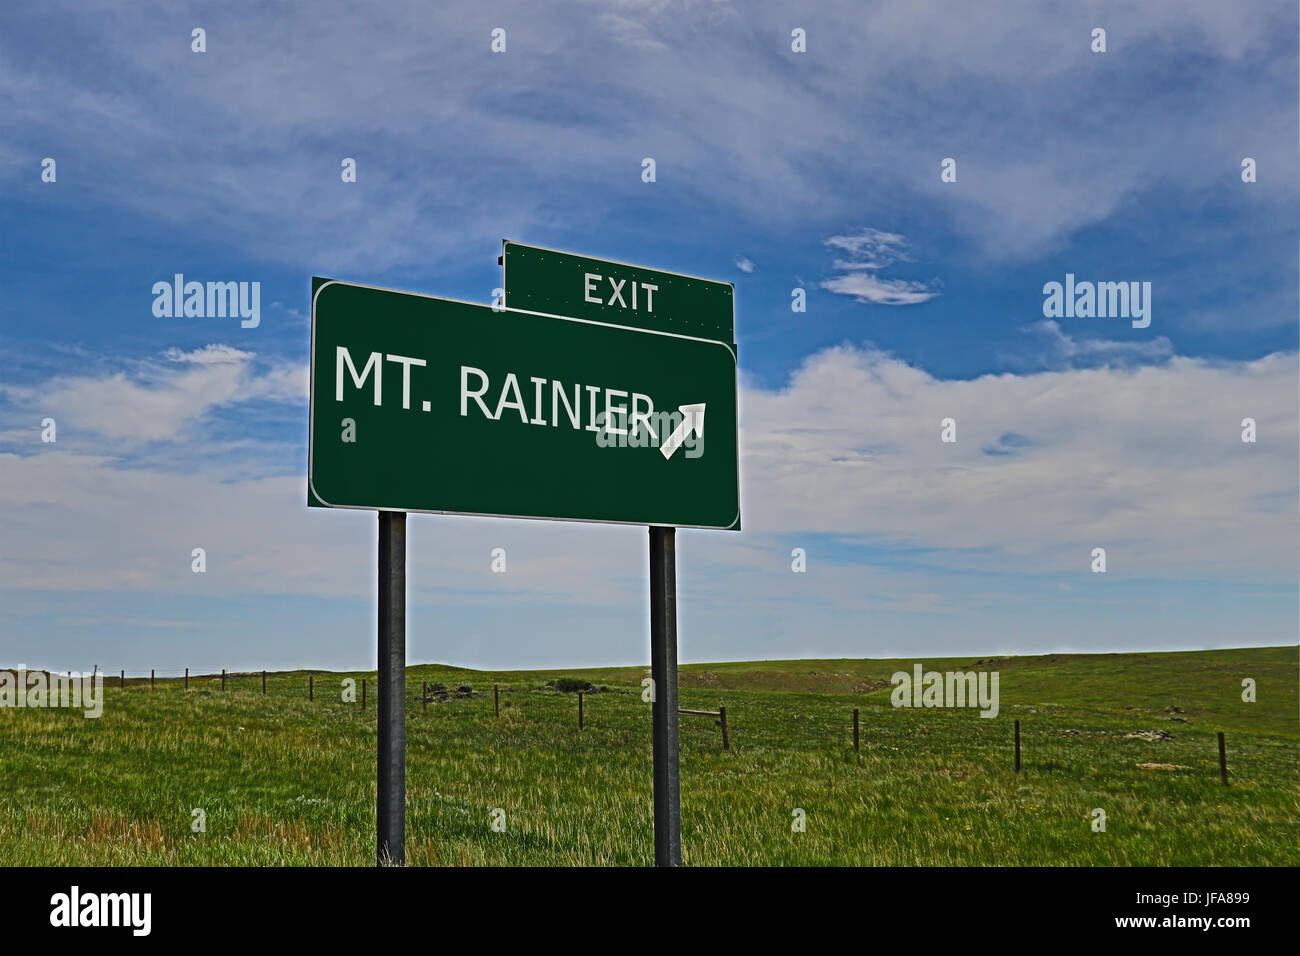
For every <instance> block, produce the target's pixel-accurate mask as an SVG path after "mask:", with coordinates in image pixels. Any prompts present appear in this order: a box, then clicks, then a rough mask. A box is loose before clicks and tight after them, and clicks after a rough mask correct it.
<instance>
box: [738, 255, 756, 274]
mask: <svg viewBox="0 0 1300 956" xmlns="http://www.w3.org/2000/svg"><path fill="white" fill-rule="evenodd" d="M736 268H737V269H739V270H740V271H741V272H743V273H745V274H746V275H749V274H750V273H752V272H753V271H754V260H753V259H750V258H748V257H747V256H737V257H736Z"/></svg>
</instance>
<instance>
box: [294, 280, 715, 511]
mask: <svg viewBox="0 0 1300 956" xmlns="http://www.w3.org/2000/svg"><path fill="white" fill-rule="evenodd" d="M652 284H653V283H652ZM728 288H729V287H728ZM637 301H638V302H640V301H641V298H640V293H639V292H638V300H637ZM656 306H657V302H656ZM310 419H311V421H310V442H309V450H308V503H309V504H312V505H315V506H324V507H343V508H367V509H384V510H394V511H427V512H438V513H455V514H468V515H497V516H503V517H523V518H551V519H569V520H578V521H601V522H615V523H628V524H642V525H667V526H675V527H698V528H725V529H733V530H738V529H739V528H740V505H739V480H738V470H737V417H736V357H735V352H734V349H733V347H732V346H731V344H730V343H727V342H721V341H708V340H704V338H703V337H699V338H688V337H685V336H682V335H677V334H670V333H667V332H665V331H663V330H653V329H643V328H636V327H628V326H622V325H612V324H610V325H606V324H593V323H592V322H583V321H577V320H575V319H571V318H566V317H558V316H557V317H549V316H541V315H534V314H530V313H524V312H517V311H512V310H510V309H494V308H492V307H491V306H486V305H474V304H471V303H467V302H457V301H453V300H448V299H439V298H434V297H432V296H424V295H417V294H415V293H409V292H397V291H392V290H387V289H376V288H373V287H370V286H362V285H354V284H351V283H344V282H337V281H333V280H328V279H315V280H313V296H312V346H311V411H310Z"/></svg>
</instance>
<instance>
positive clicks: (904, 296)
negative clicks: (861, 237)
mask: <svg viewBox="0 0 1300 956" xmlns="http://www.w3.org/2000/svg"><path fill="white" fill-rule="evenodd" d="M821 287H822V288H823V289H825V290H827V291H828V292H835V293H837V294H839V295H851V296H853V298H854V299H856V300H857V301H858V302H862V303H870V304H872V305H919V304H920V303H922V302H929V301H930V300H931V299H933V298H934V297H935V296H936V295H938V294H939V293H937V292H932V291H931V290H930V289H929V288H928V287H927V286H926V285H925V283H923V282H910V281H908V280H906V279H882V278H880V277H879V276H874V275H872V274H871V273H869V272H850V273H848V274H846V275H842V276H835V277H834V278H831V279H826V280H825V281H823V282H822V283H821Z"/></svg>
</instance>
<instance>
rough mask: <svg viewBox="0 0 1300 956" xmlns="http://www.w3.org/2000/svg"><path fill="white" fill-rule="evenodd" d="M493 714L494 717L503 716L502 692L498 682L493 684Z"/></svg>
mask: <svg viewBox="0 0 1300 956" xmlns="http://www.w3.org/2000/svg"><path fill="white" fill-rule="evenodd" d="M492 715H493V716H494V717H500V716H501V694H500V692H499V690H498V689H497V685H496V684H493V685H492Z"/></svg>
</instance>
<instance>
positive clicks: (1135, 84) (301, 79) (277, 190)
mask: <svg viewBox="0 0 1300 956" xmlns="http://www.w3.org/2000/svg"><path fill="white" fill-rule="evenodd" d="M1247 6H1248V8H1249V11H1250V12H1249V13H1240V12H1232V13H1229V12H1225V10H1224V9H1223V4H1221V3H1219V2H1218V0H1200V2H1192V0H1187V2H1181V3H1156V2H1153V3H1146V4H1141V5H1137V6H1135V7H1134V8H1133V9H1132V10H1129V11H1127V12H1126V15H1125V18H1124V23H1123V29H1122V30H1115V29H1113V30H1112V31H1111V34H1110V43H1111V52H1110V53H1108V54H1107V55H1106V56H1105V57H1099V56H1096V55H1094V54H1091V53H1090V52H1089V50H1088V44H1087V30H1086V29H1083V28H1081V27H1067V28H1063V26H1062V24H1063V21H1062V20H1061V11H1060V10H1059V9H1058V8H1057V7H1056V6H1054V5H1050V4H1033V3H1024V2H1019V0H989V2H988V3H986V4H984V5H983V6H982V7H981V13H980V15H979V16H970V15H955V14H954V12H953V11H952V10H951V9H950V8H949V7H948V6H946V5H944V4H942V3H938V2H936V0H882V2H879V3H873V4H870V5H868V6H866V7H863V5H862V4H860V3H856V2H844V3H826V4H819V5H818V7H817V9H816V10H814V11H810V13H809V17H808V20H807V23H806V26H807V27H808V29H809V44H810V45H809V53H808V54H806V55H804V56H799V57H795V56H792V55H790V54H789V53H788V38H789V30H790V24H789V22H788V21H789V14H788V12H787V10H786V8H785V5H782V4H778V3H776V2H769V3H758V2H756V3H753V4H746V5H745V7H744V10H743V23H744V29H737V28H736V27H737V25H738V24H739V23H740V22H741V16H742V14H741V13H740V12H737V11H736V10H734V9H732V8H730V7H728V6H727V5H724V4H701V3H692V4H689V5H687V6H685V7H683V6H680V5H678V4H668V3H660V2H651V3H622V4H618V5H617V6H615V7H612V8H611V7H609V6H608V5H602V6H601V7H600V8H599V11H598V12H596V11H594V10H593V9H592V8H590V7H588V8H585V9H584V8H579V9H577V10H576V11H574V12H571V13H568V14H566V13H563V12H559V11H555V10H551V9H543V8H541V7H539V6H538V5H536V4H532V3H526V2H523V0H515V2H506V3H505V4H504V5H503V6H502V7H501V9H500V11H499V13H500V20H501V22H503V23H508V25H509V26H510V52H508V53H506V54H504V55H500V56H496V55H492V54H489V53H488V52H487V50H488V41H487V35H486V33H484V32H483V31H480V30H478V28H477V27H473V26H472V25H470V21H467V20H466V18H465V14H464V8H463V6H461V5H457V4H445V5H438V6H436V7H424V6H421V7H408V6H404V5H394V6H391V7H389V8H387V9H385V10H384V11H383V13H382V14H378V15H377V14H376V13H375V12H374V11H373V10H372V9H370V8H365V9H361V8H358V7H357V6H356V5H355V4H352V3H344V2H339V0H335V2H330V0H321V2H320V3H317V4H314V5H313V6H312V9H311V13H310V16H308V15H307V14H305V13H303V14H302V16H300V17H294V16H288V17H280V18H270V19H268V18H266V16H265V14H264V10H263V5H262V4H260V3H250V2H244V3H241V2H238V0H232V2H231V3H230V4H227V5H226V7H224V8H223V9H225V11H226V16H227V17H228V21H227V22H228V24H229V26H230V29H228V30H227V31H226V32H225V33H224V37H225V38H226V39H227V40H228V41H229V42H224V43H221V42H220V38H217V37H213V40H214V41H216V42H217V43H218V45H217V46H216V47H214V48H211V51H210V52H209V53H208V54H206V59H205V58H204V57H196V56H194V55H193V54H191V53H190V52H189V47H188V44H187V43H180V42H177V41H176V39H175V37H174V35H172V34H171V33H169V32H168V31H158V30H155V29H152V22H153V20H154V19H155V18H156V13H155V12H154V11H152V10H150V9H146V8H135V7H131V6H127V7H121V8H117V7H115V8H113V9H112V10H111V12H110V11H109V10H108V8H104V9H103V10H95V9H87V8H86V5H85V4H81V3H60V2H51V3H49V4H46V5H45V7H43V10H45V12H46V14H47V16H49V17H50V18H51V19H55V20H57V19H58V18H68V17H76V18H77V19H78V23H79V25H80V28H81V29H84V30H86V31H88V32H91V33H95V34H96V35H103V36H109V37H122V36H131V37H136V38H138V41H139V42H133V43H130V44H104V45H100V46H99V47H97V57H98V59H97V60H96V61H95V62H94V64H93V65H92V64H90V63H89V62H88V61H84V60H83V61H75V62H76V63H77V66H78V67H80V69H78V68H77V67H74V66H72V65H70V63H71V62H72V61H68V60H59V59H57V58H56V59H55V60H51V59H50V58H48V57H40V56H38V55H37V54H35V53H34V52H32V51H30V50H28V49H27V48H26V47H27V46H31V44H26V39H25V37H24V36H23V35H22V34H20V33H19V32H18V31H12V32H9V31H7V32H6V33H5V34H4V35H3V36H0V50H3V53H4V55H3V56H0V103H2V104H3V107H4V112H5V116H6V124H5V129H4V130H3V131H2V132H0V157H6V156H11V155H15V154H17V155H30V154H31V153H32V147H29V145H28V144H32V143H42V144H48V145H43V146H42V147H41V151H42V153H45V152H49V153H53V154H55V155H59V154H61V153H65V152H66V153H76V154H78V155H82V156H83V157H84V162H86V163H91V164H93V165H94V166H95V168H97V169H99V170H100V171H101V172H102V176H101V177H100V180H99V182H100V186H101V189H100V190H99V191H98V193H97V196H99V197H104V198H106V199H107V201H108V202H110V203H112V204H116V205H120V206H126V207H130V208H131V209H133V210H135V211H137V212H142V213H144V214H146V215H149V216H153V217H156V218H157V219H158V220H159V221H161V222H163V223H183V224H184V225H185V227H186V228H187V229H192V230H195V231H196V232H199V233H201V234H206V235H210V236H223V237H226V239H227V241H228V242H230V243H231V244H232V245H234V246H238V247H239V248H241V250H243V251H248V252H251V253H253V254H261V255H263V256H264V257H266V258H269V259H272V260H275V261H289V262H292V263H294V264H299V263H302V262H311V263H312V264H313V266H316V267H319V268H322V269H327V268H339V267H344V266H346V267H348V268H353V269H356V268H368V267H370V266H371V265H373V264H375V263H378V264H382V265H384V266H392V265H395V264H396V265H401V264H412V263H418V264H420V266H421V267H425V268H427V267H428V266H429V265H430V263H432V262H436V261H438V260H440V259H445V258H448V257H451V256H457V255H459V256H466V255H467V253H466V252H465V250H466V249H478V248H482V245H481V244H482V243H485V242H493V241H495V240H497V239H499V238H500V236H501V235H503V234H509V235H516V236H521V235H524V234H525V233H526V232H527V230H528V227H529V226H530V225H534V224H551V223H553V222H554V221H555V219H556V216H557V213H558V212H559V211H561V210H562V211H563V215H564V219H565V225H566V227H567V228H569V229H572V230H576V231H580V230H582V229H583V228H584V227H585V226H587V225H593V224H596V223H599V222H601V221H602V219H603V217H604V216H606V215H607V213H608V209H607V208H605V207H604V206H603V204H602V200H601V198H600V197H602V196H609V197H621V196H623V195H624V194H623V193H622V192H621V184H624V183H625V182H626V181H627V178H628V169H629V166H628V162H629V156H634V157H635V158H639V157H640V156H643V155H646V153H645V152H644V151H643V150H644V148H645V144H647V143H653V144H654V152H655V155H656V156H657V158H660V159H661V161H663V165H662V166H661V169H663V170H665V172H666V171H668V170H671V172H672V181H673V182H674V184H675V187H674V188H681V189H684V190H686V191H687V192H688V193H689V194H690V195H692V196H698V197H707V199H708V201H709V202H710V203H715V204H717V205H718V206H719V207H721V208H722V209H725V210H729V211H735V212H738V213H739V214H740V215H741V216H743V217H747V218H748V219H749V220H750V221H751V222H762V223H763V224H764V226H765V227H766V228H773V229H775V228H780V227H782V226H783V225H784V224H786V223H788V222H790V221H792V220H793V221H803V222H807V221H817V222H830V221H834V220H835V219H836V218H838V217H841V216H842V215H843V210H844V209H845V208H846V204H850V203H853V204H859V205H860V204H861V203H863V202H864V201H867V202H870V203H871V204H872V206H873V207H874V208H872V209H868V210H864V213H866V214H873V215H874V214H881V213H885V212H888V211H889V210H890V208H891V207H894V206H897V205H899V204H903V203H914V202H915V201H916V200H917V199H918V198H921V199H929V200H932V201H935V202H938V203H939V204H940V206H941V208H942V210H943V213H942V215H943V216H945V217H947V221H945V223H944V224H943V227H942V228H945V229H948V228H951V230H952V231H954V232H956V233H959V234H961V235H963V236H965V237H966V238H967V239H970V240H973V241H974V242H975V243H976V245H977V247H978V249H979V251H980V252H982V253H983V254H984V255H985V256H987V257H988V258H991V259H999V260H1017V259H1024V258H1037V257H1039V256H1042V255H1043V254H1044V253H1045V251H1049V250H1050V247H1051V245H1052V244H1053V243H1056V242H1059V241H1061V239H1062V238H1063V237H1065V236H1068V235H1069V234H1070V233H1072V232H1073V231H1075V230H1078V229H1080V228H1083V227H1086V226H1088V225H1090V224H1093V223H1097V222H1100V221H1103V220H1104V219H1106V218H1107V217H1109V216H1110V215H1112V213H1114V212H1115V211H1116V210H1118V209H1120V208H1122V206H1123V203H1124V202H1125V201H1126V200H1127V199H1129V198H1130V197H1133V196H1134V195H1137V194H1140V193H1141V192H1142V191H1143V190H1145V189H1148V188H1151V187H1153V186H1155V185H1157V184H1159V183H1161V182H1163V181H1165V180H1166V179H1167V177H1168V174H1169V166H1168V162H1169V160H1168V157H1170V156H1178V157H1179V165H1178V182H1179V187H1180V189H1182V190H1185V191H1187V192H1189V193H1191V192H1194V191H1196V190H1198V189H1209V188H1217V187H1218V186H1219V185H1220V184H1221V182H1222V177H1223V176H1224V174H1225V173H1224V170H1225V168H1227V167H1228V166H1230V165H1231V164H1226V163H1225V161H1224V158H1223V157H1224V156H1233V157H1235V156H1237V154H1238V153H1239V152H1240V148H1239V144H1241V143H1249V144H1251V147H1250V148H1251V150H1252V154H1253V155H1254V156H1255V158H1256V159H1257V160H1258V161H1259V163H1260V168H1261V169H1275V170H1288V169H1293V168H1294V165H1293V164H1294V142H1293V141H1292V140H1290V139H1288V138H1287V137H1285V136H1282V135H1271V134H1270V135H1268V136H1261V135H1260V132H1259V131H1260V130H1268V131H1275V130H1281V129H1285V128H1287V125H1288V124H1291V123H1292V122H1293V119H1294V117H1293V111H1292V106H1293V104H1290V103H1289V102H1288V101H1287V98H1286V97H1285V96H1280V97H1274V96H1267V95H1258V94H1259V93H1260V89H1261V88H1260V87H1259V86H1258V83H1259V79H1258V77H1259V72H1258V69H1263V70H1264V71H1265V72H1267V71H1268V70H1271V69H1281V68H1283V67H1285V65H1286V63H1287V62H1288V61H1287V59H1286V56H1287V55H1286V54H1285V53H1281V54H1279V53H1278V52H1277V51H1278V50H1280V49H1281V48H1280V47H1278V46H1277V45H1276V40H1275V38H1276V37H1277V36H1279V35H1280V34H1281V33H1282V32H1284V28H1286V27H1287V25H1288V24H1290V23H1291V22H1292V21H1293V20H1294V11H1293V10H1288V9H1287V8H1286V7H1285V5H1271V4H1264V3H1253V4H1248V5H1247ZM593 14H594V15H593ZM471 20H472V18H471ZM480 33H481V34H482V35H480ZM304 36H310V42H309V43H304V42H303V40H302V38H303V37H304ZM1080 37H1082V39H1080ZM1009 49H1014V50H1015V51H1016V55H1014V56H1008V55H1007V54H1006V51H1007V50H1009ZM430 50H438V51H439V56H438V57H437V58H434V59H431V58H430V56H429V51H430ZM1162 56H1166V57H1171V58H1172V57H1174V56H1178V57H1180V58H1181V59H1182V60H1183V61H1188V60H1195V62H1197V63H1198V64H1199V66H1198V71H1197V73H1198V75H1201V76H1203V77H1206V78H1208V79H1212V80H1213V82H1204V83H1199V84H1193V83H1188V84H1183V85H1174V86H1171V87H1170V88H1168V89H1165V88H1160V89H1155V90H1153V89H1152V88H1151V85H1150V82H1149V77H1148V76H1147V75H1146V74H1145V73H1144V72H1143V70H1142V69H1141V68H1139V67H1135V66H1134V64H1135V63H1137V64H1148V65H1151V64H1152V63H1153V60H1152V58H1153V57H1154V58H1156V60H1155V61H1154V66H1151V68H1155V66H1159V65H1160V64H1159V58H1160V57H1162ZM353 60H356V61H364V62H367V63H370V64H372V65H373V66H374V67H375V69H371V70H364V71H360V72H358V73H357V74H356V75H354V76H351V77H350V78H349V82H348V83H346V84H340V83H338V82H336V81H337V76H336V64H338V63H341V62H349V61H353ZM1255 63H1259V64H1263V66H1262V67H1259V68H1258V69H1257V68H1256V67H1253V66H1252V67H1251V68H1250V69H1246V68H1245V66H1246V65H1247V64H1255ZM216 65H219V66H220V68H221V71H222V75H223V81H222V82H220V83H216V82H212V76H211V75H209V73H208V70H209V69H210V68H212V69H215V68H216ZM1111 68H1114V69H1113V70H1112V69H1111ZM1102 69H1104V70H1111V72H1108V73H1106V74H1105V76H1106V77H1107V82H1108V83H1110V84H1111V85H1110V86H1108V92H1107V97H1106V105H1105V107H1104V108H1097V109H1088V110H1082V111H1076V110H1065V109H1062V108H1061V104H1062V103H1068V102H1077V101H1079V98H1080V97H1081V96H1083V97H1085V98H1087V96H1088V95H1089V91H1093V92H1095V89H1096V83H1097V82H1098V81H1099V76H1100V74H1098V72H1097V71H1098V70H1102ZM106 74H113V75H116V76H120V77H122V81H121V82H120V83H119V84H117V85H116V86H115V87H114V89H113V90H112V91H109V92H106V91H105V90H104V88H103V84H102V82H100V79H101V78H102V76H104V75H106ZM395 76H396V77H406V78H409V79H410V82H405V81H404V82H401V83H397V84H394V83H393V81H392V78H393V77H395ZM288 78H292V81H290V80H289V79H288ZM435 87H436V88H437V89H438V90H439V95H438V96H436V97H431V96H428V95H427V91H428V90H429V89H431V88H435ZM37 88H39V89H40V90H41V95H40V96H39V97H36V96H31V95H28V94H29V93H30V91H31V90H33V89H37ZM4 91H9V92H8V94H6V93H5V92H4ZM972 102H977V103H980V104H982V107H983V108H980V109H968V108H965V104H968V103H972ZM52 105H53V107H52ZM196 115H201V116H203V117H204V128H205V135H207V136H210V137H212V138H213V139H214V140H220V141H221V142H222V144H223V148H222V150H221V151H219V152H212V151H208V152H203V151H193V150H190V149H188V148H187V147H185V146H184V145H183V144H182V143H181V142H180V141H178V140H177V138H176V135H175V130H176V129H178V128H189V127H191V126H192V117H194V116H196ZM1188 115H1205V116H1213V117H1215V122H1214V123H1213V124H1211V125H1210V126H1208V127H1207V126H1202V127H1197V126H1194V125H1192V124H1188V123H1186V122H1185V117H1186V116H1188ZM52 117H57V121H56V120H55V119H52ZM431 130H435V131H440V132H441V133H445V134H446V135H439V136H438V137H435V139H436V140H437V141H438V142H441V143H443V144H444V145H445V148H444V149H442V150H441V151H439V152H436V153H434V154H428V152H427V146H428V143H429V139H428V137H429V133H430V131H431ZM774 130H779V131H780V134H779V135H775V136H774V135H773V131H774ZM349 142H351V143H358V142H363V143H366V144H367V145H368V147H369V152H368V154H367V155H362V156H358V159H359V160H360V166H359V178H358V182H357V183H356V184H355V188H350V189H349V190H347V191H344V192H340V189H339V187H340V184H339V182H338V159H339V157H340V156H342V155H348V154H349V152H350V151H355V150H353V148H352V147H351V146H345V145H344V144H346V143H349ZM322 143H327V144H332V145H329V146H328V147H326V146H322V145H320V144H322ZM1116 143H1124V144H1127V145H1126V148H1124V149H1120V150H1117V149H1116V148H1115V144H1116ZM940 144H950V145H948V146H945V147H943V148H940ZM88 148H89V149H91V150H92V151H91V152H90V153H87V152H86V150H87V149H88ZM945 151H947V152H951V153H952V154H955V156H956V158H957V159H958V161H959V178H958V181H957V183H940V181H939V176H938V161H939V158H940V157H942V156H944V155H945ZM142 155H147V156H150V157H154V161H153V162H151V163H149V164H147V166H146V167H141V165H140V157H141V156H142ZM411 155H427V156H428V157H429V161H430V162H431V163H433V164H434V166H433V168H436V169H437V170H438V175H437V176H429V175H427V168H426V167H425V166H424V165H422V164H421V163H404V162H397V161H395V160H396V158H397V157H402V156H411ZM385 157H387V158H388V159H387V160H386V159H385ZM632 168H633V169H635V165H633V167H632ZM539 171H545V172H544V173H542V172H539ZM661 175H664V173H661ZM539 176H541V177H542V178H539ZM142 177H146V178H143V179H142ZM1293 180H1294V177H1287V176H1279V177H1277V179H1276V182H1277V183H1278V186H1277V188H1278V189H1279V190H1285V191H1286V192H1285V193H1284V194H1283V195H1284V196H1285V197H1286V198H1289V199H1291V200H1294V197H1295V188H1296V187H1295V185H1294V183H1293ZM194 182H205V183H209V184H210V185H211V186H212V188H211V189H208V190H202V191H196V190H194V189H193V188H192V184H193V183H194ZM448 182H454V183H456V188H455V189H447V188H446V184H447V183H448ZM863 184H877V185H879V186H881V187H883V189H877V190H873V189H864V188H862V186H863ZM885 184H888V185H887V186H885ZM882 191H883V192H884V193H885V194H884V195H877V194H876V193H880V192H882ZM895 193H896V194H897V195H896V196H895V195H894V194H895ZM865 194H871V195H869V196H867V198H866V199H865V200H864V195H865ZM1274 195H1278V194H1277V193H1274ZM485 197H486V198H485ZM610 201H615V200H610ZM858 207H859V206H850V207H849V208H858ZM1285 213H1286V211H1285V210H1282V211H1280V212H1279V216H1284V215H1285ZM575 216H577V217H578V221H576V222H575V221H573V219H574V217H575ZM584 217H585V218H584ZM473 254H474V255H476V254H477V253H473Z"/></svg>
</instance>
